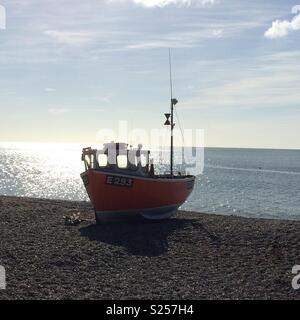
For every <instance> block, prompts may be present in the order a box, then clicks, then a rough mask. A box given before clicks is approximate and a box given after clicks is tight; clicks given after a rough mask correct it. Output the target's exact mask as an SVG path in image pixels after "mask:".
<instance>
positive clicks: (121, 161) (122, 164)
mask: <svg viewBox="0 0 300 320" xmlns="http://www.w3.org/2000/svg"><path fill="white" fill-rule="evenodd" d="M127 162H128V160H127V156H126V155H118V156H117V163H118V168H120V169H126V168H127V164H128V163H127Z"/></svg>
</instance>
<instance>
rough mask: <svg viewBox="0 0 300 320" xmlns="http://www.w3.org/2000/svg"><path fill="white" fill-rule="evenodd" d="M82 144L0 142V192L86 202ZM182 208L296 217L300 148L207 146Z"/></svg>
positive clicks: (299, 203) (298, 211)
mask: <svg viewBox="0 0 300 320" xmlns="http://www.w3.org/2000/svg"><path fill="white" fill-rule="evenodd" d="M80 156H81V146H75V145H60V146H59V145H39V144H0V194H1V195H13V196H28V197H41V198H49V199H65V200H87V195H86V192H85V190H84V187H83V185H82V182H81V180H80V177H79V174H80V173H81V172H82V171H83V170H82V169H83V163H82V162H81V161H80ZM182 208H183V209H186V210H196V211H201V212H208V213H221V214H228V215H230V214H233V215H242V216H252V217H267V218H269V217H274V218H287V219H297V220H300V150H258V149H217V148H216V149H213V148H208V149H205V169H204V172H203V174H202V175H200V176H198V177H197V180H196V185H195V190H194V192H193V194H192V196H191V197H190V198H189V200H188V201H187V202H186V203H185V204H184V205H183V207H182Z"/></svg>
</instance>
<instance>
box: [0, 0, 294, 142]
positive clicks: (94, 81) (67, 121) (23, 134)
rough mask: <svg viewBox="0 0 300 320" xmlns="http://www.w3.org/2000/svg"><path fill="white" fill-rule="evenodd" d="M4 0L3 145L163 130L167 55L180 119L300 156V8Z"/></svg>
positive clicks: (212, 133)
mask: <svg viewBox="0 0 300 320" xmlns="http://www.w3.org/2000/svg"><path fill="white" fill-rule="evenodd" d="M0 4H1V5H2V6H4V7H5V10H6V29H5V30H4V29H0V112H1V113H0V114H1V122H0V141H48V142H50V141H51V142H80V143H81V142H84V143H87V144H93V143H94V142H95V139H96V133H97V131H98V130H99V129H102V128H112V129H117V127H118V121H119V120H127V121H128V125H129V129H132V128H145V129H147V130H150V129H151V128H162V127H163V126H162V124H163V122H164V118H163V113H164V112H167V111H168V108H169V79H168V72H169V70H168V48H169V47H170V48H172V55H173V81H174V95H175V96H176V98H178V100H179V104H178V107H177V110H178V114H179V115H180V119H181V123H182V125H183V127H185V128H189V129H197V128H204V130H205V145H206V146H220V147H269V148H300V90H299V89H300V41H299V40H300V10H298V9H299V8H300V6H299V7H297V5H298V4H300V2H299V3H295V1H289V0H280V1H279V0H272V1H271V0H266V1H261V0H249V1H247V0H243V1H236V0H215V1H214V0H194V1H193V0H153V1H151V0H87V1H79V0H59V1H58V0H51V1H50V0H7V1H5V0H0ZM295 6H296V7H295Z"/></svg>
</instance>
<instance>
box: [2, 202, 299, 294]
mask: <svg viewBox="0 0 300 320" xmlns="http://www.w3.org/2000/svg"><path fill="white" fill-rule="evenodd" d="M77 212H80V217H81V218H82V219H83V220H84V221H82V222H81V223H80V224H79V225H75V226H74V225H66V224H65V220H64V216H70V215H72V214H73V213H77ZM296 264H300V222H297V221H280V220H263V219H247V218H241V217H234V216H221V215H208V214H202V213H192V212H189V213H188V212H183V211H181V212H179V213H178V215H177V216H176V217H175V218H173V219H170V220H166V221H160V222H155V221H146V220H143V219H136V220H132V221H123V222H111V223H103V224H101V225H96V224H95V221H94V215H93V210H92V208H91V207H90V204H89V203H85V202H67V201H52V200H38V199H27V198H14V197H0V265H2V266H4V267H5V269H6V276H7V279H6V280H7V289H6V290H0V299H299V298H300V290H298V291H297V290H294V289H293V288H292V285H291V282H292V279H293V277H294V275H293V274H292V267H293V266H294V265H296Z"/></svg>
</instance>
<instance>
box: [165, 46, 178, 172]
mask: <svg viewBox="0 0 300 320" xmlns="http://www.w3.org/2000/svg"><path fill="white" fill-rule="evenodd" d="M169 70H170V91H171V108H170V109H171V110H170V111H171V113H165V117H166V118H167V120H166V122H165V125H167V126H171V152H170V172H171V176H172V177H173V158H174V146H173V129H174V127H175V123H174V106H175V105H176V104H177V102H178V101H177V99H174V98H173V82H172V59H171V49H170V48H169ZM169 118H171V119H170V120H171V122H170V121H169Z"/></svg>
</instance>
